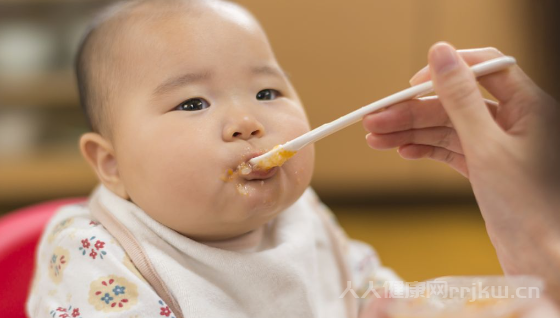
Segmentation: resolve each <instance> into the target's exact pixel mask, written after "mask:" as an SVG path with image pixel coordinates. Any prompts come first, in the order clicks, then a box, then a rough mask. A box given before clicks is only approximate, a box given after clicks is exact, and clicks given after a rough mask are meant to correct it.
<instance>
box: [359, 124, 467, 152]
mask: <svg viewBox="0 0 560 318" xmlns="http://www.w3.org/2000/svg"><path fill="white" fill-rule="evenodd" d="M366 142H367V144H368V145H369V146H370V147H372V148H374V149H378V150H385V149H391V148H396V147H400V146H403V145H407V144H419V145H429V146H437V147H441V148H445V149H448V150H450V151H453V152H456V153H460V154H463V149H462V148H461V142H460V140H459V137H458V136H457V133H456V132H455V129H453V128H449V127H430V128H423V129H409V130H405V131H399V132H395V133H390V134H375V133H370V134H368V135H367V136H366Z"/></svg>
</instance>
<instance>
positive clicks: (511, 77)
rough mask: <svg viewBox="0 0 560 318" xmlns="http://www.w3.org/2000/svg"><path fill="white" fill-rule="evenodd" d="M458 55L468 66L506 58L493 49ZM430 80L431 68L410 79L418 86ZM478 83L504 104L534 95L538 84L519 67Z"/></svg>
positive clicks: (472, 50) (480, 79)
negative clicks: (520, 96)
mask: <svg viewBox="0 0 560 318" xmlns="http://www.w3.org/2000/svg"><path fill="white" fill-rule="evenodd" d="M436 45H437V44H436ZM457 53H458V54H459V55H460V56H461V57H462V58H463V60H464V61H465V62H466V63H467V64H468V65H474V64H478V63H482V62H484V61H488V60H491V59H495V58H498V57H502V56H504V54H502V53H501V52H500V51H498V50H497V49H495V48H492V47H490V48H479V49H467V50H457ZM430 79H431V73H430V68H429V66H426V67H424V68H423V69H421V70H420V71H418V72H417V73H416V74H415V75H414V76H413V77H412V78H411V79H410V84H411V85H418V84H420V83H423V82H426V81H429V80H430ZM478 81H479V83H480V84H481V85H482V86H483V87H484V88H486V89H487V90H488V92H489V93H490V94H492V96H494V97H496V99H497V100H498V101H500V102H501V103H504V104H505V103H507V102H508V101H510V100H511V98H513V97H514V96H517V94H519V93H525V94H532V92H534V91H535V88H536V84H535V83H534V82H533V81H532V80H531V79H530V78H529V77H528V76H527V75H526V74H525V72H523V70H522V69H521V68H520V67H519V66H518V65H514V66H512V67H510V68H508V69H507V70H503V71H501V72H496V73H492V74H488V75H486V76H482V77H480V78H479V79H478Z"/></svg>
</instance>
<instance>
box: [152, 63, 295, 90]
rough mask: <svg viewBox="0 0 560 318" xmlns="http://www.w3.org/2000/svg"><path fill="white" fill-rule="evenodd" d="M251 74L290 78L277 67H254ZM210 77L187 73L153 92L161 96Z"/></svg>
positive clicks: (202, 74)
mask: <svg viewBox="0 0 560 318" xmlns="http://www.w3.org/2000/svg"><path fill="white" fill-rule="evenodd" d="M251 73H253V74H257V75H258V74H264V75H272V76H277V77H285V78H288V79H289V78H290V75H289V74H288V73H287V72H285V71H284V70H283V69H281V68H279V67H272V66H268V65H263V66H256V67H253V68H251ZM211 77H212V73H211V72H208V71H206V72H201V73H187V74H184V75H181V76H178V77H174V78H171V79H169V80H167V81H165V82H163V83H162V84H160V85H159V86H158V87H157V88H156V89H155V90H154V95H163V94H165V93H167V92H169V91H172V90H174V89H176V88H178V87H181V86H185V85H189V84H193V83H197V82H202V81H205V80H208V79H210V78H211Z"/></svg>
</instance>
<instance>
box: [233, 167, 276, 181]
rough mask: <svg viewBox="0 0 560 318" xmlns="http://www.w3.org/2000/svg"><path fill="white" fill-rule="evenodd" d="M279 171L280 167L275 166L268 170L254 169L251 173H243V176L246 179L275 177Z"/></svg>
mask: <svg viewBox="0 0 560 318" xmlns="http://www.w3.org/2000/svg"><path fill="white" fill-rule="evenodd" d="M277 172H278V167H274V168H272V169H268V170H253V171H251V173H249V174H246V175H243V174H242V175H241V177H242V178H244V179H245V180H248V181H251V180H265V179H269V178H272V177H274V175H275V174H276V173H277Z"/></svg>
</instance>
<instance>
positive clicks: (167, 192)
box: [111, 8, 314, 240]
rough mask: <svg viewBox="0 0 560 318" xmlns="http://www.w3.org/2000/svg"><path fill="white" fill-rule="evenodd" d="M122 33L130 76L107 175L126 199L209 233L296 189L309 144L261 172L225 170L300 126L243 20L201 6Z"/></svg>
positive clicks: (276, 204)
mask: <svg viewBox="0 0 560 318" xmlns="http://www.w3.org/2000/svg"><path fill="white" fill-rule="evenodd" d="M129 34H131V36H130V37H129V38H126V39H123V42H122V43H120V46H121V47H122V48H121V50H122V51H121V52H122V54H126V62H125V63H126V64H127V65H128V68H129V69H130V70H131V74H132V76H130V77H128V76H127V79H126V81H128V82H127V83H126V85H125V86H126V87H127V89H126V90H125V91H122V92H119V97H118V102H117V103H116V104H115V105H112V106H111V111H112V112H113V114H112V116H113V117H112V118H113V120H114V121H113V123H112V125H113V126H112V127H113V131H114V135H113V136H114V138H113V146H114V149H115V156H116V159H117V165H118V171H119V175H120V177H121V179H122V182H123V184H124V186H125V189H126V192H127V194H128V195H129V196H130V198H131V200H132V201H133V202H134V203H135V204H137V205H138V206H139V207H140V208H142V209H143V210H144V211H146V213H148V214H149V215H150V216H151V217H152V218H154V219H155V220H157V221H158V222H160V223H162V224H164V225H166V226H168V227H170V228H172V229H174V230H175V231H177V232H180V233H182V234H184V235H187V236H189V237H191V238H194V239H202V240H216V239H225V238H230V237H234V236H237V235H241V234H244V233H247V232H249V231H251V230H254V229H256V228H258V227H259V226H260V225H262V224H264V223H266V222H267V221H269V220H270V219H272V218H273V217H275V216H276V215H277V214H278V213H279V212H281V211H282V210H283V209H285V208H287V207H288V206H290V205H291V204H293V203H294V202H295V201H296V200H297V199H298V198H299V197H300V195H301V194H302V193H303V191H304V190H305V188H306V187H307V186H308V185H309V182H310V179H311V174H312V170H313V159H314V152H313V148H312V147H307V148H305V149H304V150H301V151H300V152H299V153H298V154H297V155H295V156H294V157H293V158H292V159H291V160H289V161H288V162H287V163H286V164H284V165H283V166H282V167H279V168H275V169H274V170H272V171H269V172H268V173H266V174H253V175H248V176H242V175H234V176H233V178H228V173H227V172H228V170H235V169H236V167H237V166H238V165H239V164H240V163H242V162H244V161H247V160H248V159H250V158H252V157H255V156H257V155H259V154H261V153H263V152H266V151H267V150H269V149H271V148H273V147H274V146H275V145H278V144H281V143H284V142H286V141H288V140H291V139H293V138H295V137H297V136H299V135H301V134H303V133H305V132H307V131H309V124H308V120H307V118H306V115H305V112H304V109H303V107H302V105H301V102H300V100H299V98H298V96H297V93H296V92H295V90H294V88H293V87H292V85H291V83H290V81H289V80H288V79H287V78H286V76H285V75H284V74H283V72H282V70H281V69H280V67H279V65H278V62H277V61H276V59H275V57H274V54H273V52H272V50H271V47H270V45H269V43H268V40H267V38H266V36H265V34H264V32H263V31H262V29H261V28H260V27H259V25H258V24H256V22H255V21H253V20H252V19H251V18H250V17H249V16H246V15H244V14H243V13H242V12H240V11H237V10H235V9H229V8H224V9H222V10H208V9H206V10H205V11H203V14H197V13H192V14H191V13H186V14H181V13H177V14H173V15H168V16H165V17H162V18H159V19H158V20H153V21H150V22H147V23H144V24H142V25H140V24H138V23H137V24H136V26H135V28H134V29H133V30H131V31H130V33H129ZM115 76H117V77H118V76H119V74H115ZM123 80H124V79H123ZM228 179H231V180H228Z"/></svg>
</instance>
